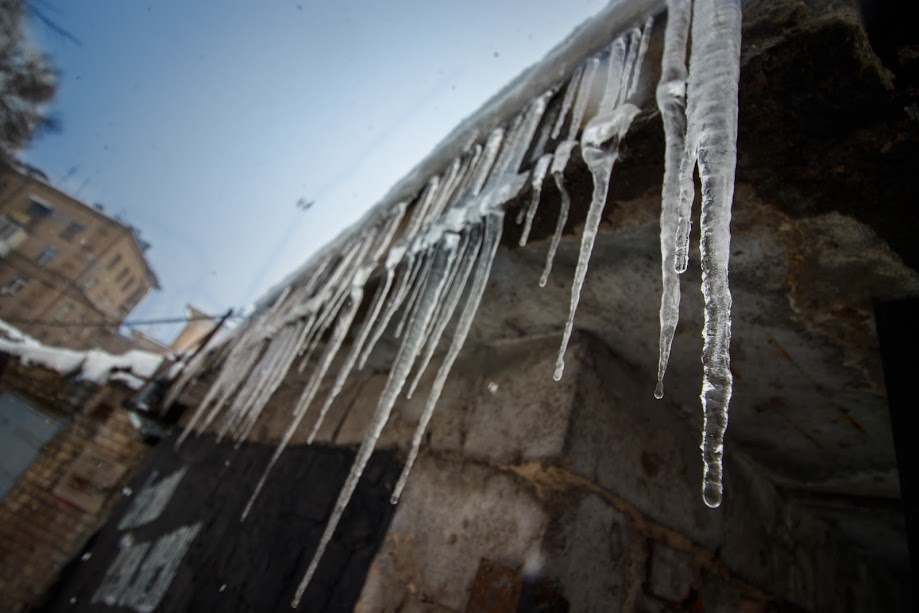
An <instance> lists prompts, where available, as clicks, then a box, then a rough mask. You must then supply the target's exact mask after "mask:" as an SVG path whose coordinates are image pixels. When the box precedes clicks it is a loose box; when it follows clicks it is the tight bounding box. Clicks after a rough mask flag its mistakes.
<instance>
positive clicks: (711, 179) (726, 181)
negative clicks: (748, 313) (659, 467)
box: [677, 0, 741, 507]
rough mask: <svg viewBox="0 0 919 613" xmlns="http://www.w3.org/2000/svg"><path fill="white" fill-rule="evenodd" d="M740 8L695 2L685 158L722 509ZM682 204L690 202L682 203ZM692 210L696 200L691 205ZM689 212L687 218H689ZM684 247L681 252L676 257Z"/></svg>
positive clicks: (714, 477) (706, 404) (708, 452)
mask: <svg viewBox="0 0 919 613" xmlns="http://www.w3.org/2000/svg"><path fill="white" fill-rule="evenodd" d="M740 32H741V8H740V0H696V2H695V4H694V8H693V18H692V52H691V55H690V63H689V85H688V94H687V119H688V130H687V134H686V148H685V151H686V156H685V157H684V159H683V163H682V164H681V171H686V169H687V167H688V172H681V173H680V174H681V179H682V180H684V181H687V180H688V182H687V183H683V184H681V185H682V189H681V190H680V191H681V194H686V193H692V192H693V191H694V186H693V185H692V166H693V165H695V164H696V163H697V164H698V167H699V177H700V179H701V182H702V213H701V226H702V228H701V238H700V241H699V242H700V251H701V257H702V295H703V298H704V301H705V325H704V328H703V331H702V337H703V339H704V343H703V346H702V371H703V379H702V394H701V398H702V412H703V416H704V419H703V426H702V445H701V448H702V461H703V463H704V473H703V478H702V498H703V500H704V501H705V504H707V505H708V506H710V507H717V506H719V505H720V504H721V497H722V488H723V486H722V472H723V468H722V456H723V453H724V432H725V430H726V429H727V424H728V406H729V404H730V401H731V391H732V387H733V376H732V375H731V357H730V345H731V290H730V287H729V285H728V262H729V259H730V255H731V204H732V201H733V198H734V171H735V168H736V165H737V89H738V82H739V79H740ZM681 200H683V198H681ZM690 202H691V200H690ZM684 212H685V211H684ZM679 248H680V246H679V244H678V246H677V249H678V250H679Z"/></svg>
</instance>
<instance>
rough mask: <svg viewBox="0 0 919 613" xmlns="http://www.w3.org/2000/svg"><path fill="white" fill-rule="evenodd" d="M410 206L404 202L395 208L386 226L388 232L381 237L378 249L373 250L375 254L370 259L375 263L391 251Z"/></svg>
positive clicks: (385, 231) (384, 232)
mask: <svg viewBox="0 0 919 613" xmlns="http://www.w3.org/2000/svg"><path fill="white" fill-rule="evenodd" d="M407 208H408V206H407V205H406V203H405V202H404V201H402V202H400V203H398V204H397V205H396V206H394V207H393V210H392V211H391V212H390V217H389V220H388V223H387V226H386V230H384V231H383V233H382V234H381V235H380V242H379V244H377V246H376V248H375V249H374V250H373V253H372V254H371V255H370V259H371V261H373V262H379V261H380V258H382V257H383V256H384V255H385V254H386V253H387V251H388V250H389V247H390V245H391V244H392V239H393V237H395V235H396V231H397V230H398V229H399V224H401V223H402V219H403V218H404V217H405V211H406V210H407Z"/></svg>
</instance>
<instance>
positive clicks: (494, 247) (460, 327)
mask: <svg viewBox="0 0 919 613" xmlns="http://www.w3.org/2000/svg"><path fill="white" fill-rule="evenodd" d="M503 226H504V212H503V211H500V210H499V211H494V212H492V213H491V214H490V215H488V216H487V217H486V218H485V233H484V239H483V244H482V248H481V253H482V257H481V258H480V259H479V261H478V266H477V267H476V272H475V278H474V280H473V283H472V288H471V289H470V290H469V297H468V298H467V299H466V304H465V306H464V308H463V313H462V315H461V316H460V320H459V322H458V323H457V325H456V330H455V331H454V333H453V341H452V343H451V345H450V349H449V351H448V352H447V355H446V356H445V357H444V361H443V363H442V364H441V365H440V369H439V370H438V371H437V377H436V378H435V379H434V383H433V384H432V385H431V391H430V392H429V394H428V400H427V403H426V404H425V407H424V411H423V412H422V414H421V418H420V419H419V421H418V426H417V428H416V429H415V435H414V437H412V448H411V450H410V451H409V454H408V458H407V459H406V460H405V466H404V467H403V468H402V474H401V475H399V481H398V482H397V483H396V487H395V489H393V493H392V496H391V498H390V502H392V503H393V504H395V503H397V502H398V501H399V497H400V496H401V495H402V490H403V489H404V488H405V484H406V482H407V481H408V475H409V473H410V472H411V470H412V465H413V464H414V463H415V459H416V458H417V457H418V450H419V449H420V448H421V440H422V438H424V433H425V430H426V429H427V427H428V423H429V422H430V421H431V416H432V415H433V414H434V408H435V407H436V406H437V401H438V400H439V399H440V395H441V393H442V392H443V388H444V383H446V381H447V377H448V376H449V375H450V369H451V368H453V363H454V362H455V361H456V358H457V356H458V355H459V353H460V351H461V350H462V348H463V344H464V343H465V342H466V336H467V335H468V334H469V328H470V327H471V326H472V321H473V319H475V314H476V312H477V311H478V309H479V304H480V303H481V301H482V294H484V292H485V286H486V284H487V283H488V277H489V276H490V275H491V265H492V263H493V262H494V259H495V253H497V251H498V245H500V244H501V230H502V228H503ZM474 255H475V254H473V256H474Z"/></svg>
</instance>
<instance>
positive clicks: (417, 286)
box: [393, 253, 434, 338]
mask: <svg viewBox="0 0 919 613" xmlns="http://www.w3.org/2000/svg"><path fill="white" fill-rule="evenodd" d="M421 257H422V259H423V260H424V264H423V266H422V267H421V272H420V274H419V275H418V276H417V278H416V279H415V283H414V285H413V286H412V288H411V291H410V292H409V294H408V300H407V301H406V302H405V306H404V307H403V308H402V317H401V318H400V319H399V323H398V324H396V329H395V331H394V332H393V337H395V338H399V337H400V336H402V329H403V328H404V327H405V322H406V321H407V320H408V319H409V317H411V316H412V312H413V311H414V310H415V303H416V302H418V299H419V297H420V296H421V294H422V293H423V292H424V284H425V282H426V281H427V279H428V273H429V272H430V271H431V265H432V264H433V261H434V258H432V257H430V256H429V255H428V254H426V253H424V254H421Z"/></svg>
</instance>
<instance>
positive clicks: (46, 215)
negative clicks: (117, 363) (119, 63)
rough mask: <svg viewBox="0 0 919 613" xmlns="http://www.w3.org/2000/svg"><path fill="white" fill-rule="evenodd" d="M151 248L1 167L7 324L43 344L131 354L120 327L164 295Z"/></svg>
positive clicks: (29, 172) (0, 276) (0, 280)
mask: <svg viewBox="0 0 919 613" xmlns="http://www.w3.org/2000/svg"><path fill="white" fill-rule="evenodd" d="M148 247H149V245H147V244H146V243H144V242H143V241H142V240H140V238H139V237H138V235H137V231H136V229H134V228H132V227H131V226H128V225H125V224H124V223H122V222H120V221H118V220H115V219H112V218H111V217H109V216H108V215H105V214H104V213H103V212H102V211H101V207H97V208H94V207H91V206H87V205H86V204H83V203H82V202H80V201H79V200H76V199H75V198H73V197H71V196H69V195H67V194H65V193H63V192H61V191H60V190H58V189H56V188H55V187H53V186H52V185H50V183H49V182H48V181H47V177H45V176H44V175H43V174H42V173H40V172H38V171H35V170H33V169H27V168H23V167H11V166H10V165H8V164H3V165H2V166H0V319H3V320H5V321H7V322H9V323H11V324H13V325H15V326H16V327H18V328H19V329H21V330H23V331H24V332H26V333H28V334H30V335H31V336H33V337H35V338H37V339H38V340H40V341H42V342H44V343H47V344H50V345H57V346H63V347H71V348H75V349H86V348H90V347H101V348H104V349H106V350H108V351H113V352H120V351H125V350H127V349H130V348H132V347H133V346H134V344H133V342H132V340H131V339H128V338H125V337H123V336H121V335H120V334H119V332H118V328H119V327H120V325H121V324H122V322H123V321H124V320H125V318H126V317H127V316H128V314H129V313H130V312H131V310H132V309H134V307H136V306H137V305H138V303H140V301H141V300H143V299H144V297H145V296H146V295H147V294H148V293H149V292H150V291H151V290H153V289H159V283H158V281H157V278H156V275H155V274H154V273H153V271H152V270H151V269H150V265H149V263H148V262H147V259H146V257H145V254H144V252H145V251H146V249H147V248H148ZM145 348H146V347H145Z"/></svg>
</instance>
